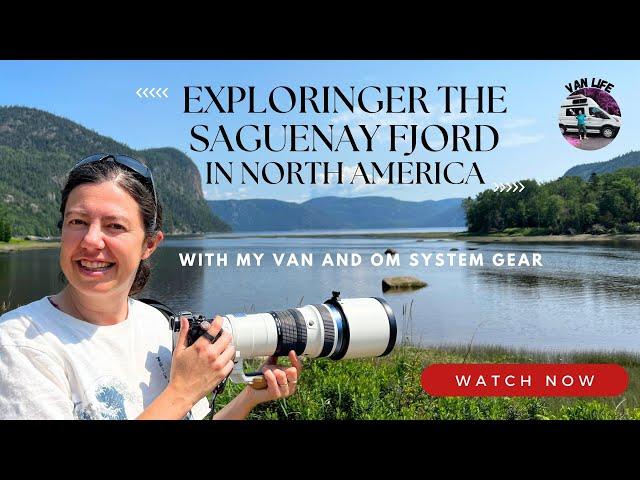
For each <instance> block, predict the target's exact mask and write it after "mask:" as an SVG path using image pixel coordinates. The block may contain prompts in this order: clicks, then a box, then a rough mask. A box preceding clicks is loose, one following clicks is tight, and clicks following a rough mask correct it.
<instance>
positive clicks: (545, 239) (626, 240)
mask: <svg viewBox="0 0 640 480" xmlns="http://www.w3.org/2000/svg"><path fill="white" fill-rule="evenodd" d="M166 238H168V239H175V238H185V237H184V235H167V236H166ZM189 238H203V239H204V238H207V237H205V236H204V235H197V236H194V237H189ZM209 238H231V239H234V238H375V239H402V238H404V239H411V238H412V239H416V240H459V241H465V242H471V243H568V244H590V243H605V244H606V243H608V244H640V234H637V233H636V234H604V235H592V234H589V233H581V234H578V235H528V236H527V235H508V234H504V233H492V234H486V235H480V234H471V235H470V234H468V233H467V232H404V233H403V232H393V233H385V232H379V233H375V232H374V233H312V232H310V233H302V234H294V233H286V232H281V233H273V234H262V235H252V234H251V232H238V235H237V236H233V237H228V236H225V237H215V236H214V237H209ZM59 247H60V242H59V241H40V240H18V241H15V240H12V242H10V243H0V253H13V252H20V251H24V250H42V249H47V248H59Z"/></svg>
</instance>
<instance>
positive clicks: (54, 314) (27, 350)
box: [0, 297, 209, 420]
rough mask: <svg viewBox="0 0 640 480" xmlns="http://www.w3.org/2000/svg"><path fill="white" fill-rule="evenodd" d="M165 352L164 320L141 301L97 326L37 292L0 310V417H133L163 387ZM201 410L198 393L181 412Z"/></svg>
mask: <svg viewBox="0 0 640 480" xmlns="http://www.w3.org/2000/svg"><path fill="white" fill-rule="evenodd" d="M171 351H172V333H171V330H170V328H169V325H168V322H167V319H166V318H165V317H164V316H163V315H162V313H160V312H159V311H158V310H156V309H155V308H153V307H151V306H149V305H147V304H145V303H143V302H140V301H138V300H135V299H132V298H129V313H128V316H127V319H126V320H125V321H123V322H121V323H118V324H116V325H108V326H96V325H93V324H91V323H88V322H85V321H82V320H79V319H77V318H74V317H72V316H70V315H67V314H66V313H64V312H62V311H60V310H58V309H57V308H55V307H54V306H53V305H52V304H51V302H50V301H49V299H48V298H47V297H44V298H42V299H40V300H38V301H35V302H33V303H30V304H29V305H24V306H22V307H20V308H17V309H15V310H12V311H10V312H7V313H5V314H4V315H3V316H2V317H0V418H2V419H74V418H75V419H114V420H115V419H133V418H136V417H137V416H138V415H139V414H140V413H142V411H143V410H144V409H145V408H147V407H148V406H149V405H150V404H151V402H152V401H153V400H154V399H155V398H156V397H157V396H158V395H159V394H160V393H161V392H162V391H163V390H164V389H165V388H166V386H167V384H168V382H169V372H170V368H171V358H172V352H171ZM207 413H209V405H208V401H207V399H206V398H203V399H202V400H200V401H199V402H198V403H197V404H196V405H195V406H194V407H193V408H192V410H191V413H190V414H189V415H187V418H199V419H200V418H203V417H204V416H205V415H206V414H207Z"/></svg>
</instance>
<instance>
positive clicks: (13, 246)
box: [0, 237, 60, 252]
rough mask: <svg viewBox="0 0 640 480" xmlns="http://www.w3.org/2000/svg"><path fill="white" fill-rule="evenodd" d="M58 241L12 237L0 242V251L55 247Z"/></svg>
mask: <svg viewBox="0 0 640 480" xmlns="http://www.w3.org/2000/svg"><path fill="white" fill-rule="evenodd" d="M59 246H60V242H57V241H50V242H45V241H37V240H24V239H22V238H15V237H14V238H12V239H11V240H10V241H9V242H0V252H18V251H22V250H38V249H41V248H57V247H59Z"/></svg>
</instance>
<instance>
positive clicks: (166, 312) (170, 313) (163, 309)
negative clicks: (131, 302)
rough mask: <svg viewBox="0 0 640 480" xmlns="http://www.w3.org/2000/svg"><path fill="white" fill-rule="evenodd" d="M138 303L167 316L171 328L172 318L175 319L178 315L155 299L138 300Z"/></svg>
mask: <svg viewBox="0 0 640 480" xmlns="http://www.w3.org/2000/svg"><path fill="white" fill-rule="evenodd" d="M138 301H140V302H142V303H146V304H147V305H150V306H152V307H154V308H156V309H157V310H160V313H162V314H163V315H164V316H165V318H166V319H167V322H169V326H171V317H175V315H176V314H175V313H174V312H173V310H171V309H170V308H169V307H168V306H166V305H165V304H164V303H162V302H159V301H158V300H154V299H153V298H138Z"/></svg>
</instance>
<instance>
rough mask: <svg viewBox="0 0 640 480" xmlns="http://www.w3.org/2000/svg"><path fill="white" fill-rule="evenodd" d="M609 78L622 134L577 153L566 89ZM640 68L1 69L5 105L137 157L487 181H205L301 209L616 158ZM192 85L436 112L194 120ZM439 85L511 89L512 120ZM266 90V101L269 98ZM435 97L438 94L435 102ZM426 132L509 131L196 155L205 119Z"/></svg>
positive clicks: (43, 64)
mask: <svg viewBox="0 0 640 480" xmlns="http://www.w3.org/2000/svg"><path fill="white" fill-rule="evenodd" d="M581 77H588V78H591V77H595V78H604V79H606V80H608V81H610V82H611V83H613V84H614V85H615V87H614V88H613V89H612V90H611V94H612V95H613V96H614V98H615V99H616V101H617V102H618V104H619V106H620V108H621V111H622V129H621V131H620V134H619V135H618V137H617V138H616V139H615V140H614V141H613V142H612V143H611V144H610V145H608V146H607V147H605V148H603V149H600V150H596V151H583V150H579V149H576V148H574V147H572V146H571V145H569V144H568V143H567V142H565V140H564V139H563V138H562V136H561V135H560V133H559V130H558V126H557V117H558V110H559V106H560V104H561V102H562V100H563V98H564V97H566V95H567V94H568V92H567V90H566V89H565V88H564V85H565V84H566V83H568V82H570V81H572V80H574V79H576V78H581ZM639 79H640V62H638V61H557V60H556V61H0V105H22V106H29V107H35V108H40V109H43V110H46V111H49V112H51V113H54V114H57V115H61V116H64V117H66V118H69V119H70V120H73V121H75V122H77V123H80V124H81V125H84V126H85V127H88V128H90V129H92V130H95V131H97V132H99V133H100V134H103V135H106V136H109V137H112V138H114V139H115V140H117V141H119V142H122V143H126V144H128V145H129V146H131V147H133V148H135V149H143V148H151V147H166V146H170V147H175V148H177V149H179V150H181V151H183V152H185V153H187V154H188V155H189V156H190V157H191V159H192V160H193V161H194V163H195V164H196V165H197V166H198V167H199V168H200V169H201V173H202V174H203V180H204V178H205V176H204V167H205V164H206V162H207V161H220V162H228V161H233V162H234V163H239V162H241V161H247V162H255V161H260V162H262V163H265V162H268V161H280V162H285V161H300V162H304V161H311V160H313V161H329V162H332V163H335V162H338V161H342V162H345V164H346V165H354V164H355V162H358V161H373V160H375V161H377V162H379V163H381V164H384V163H386V162H389V161H429V162H436V161H440V162H443V163H447V162H452V161H460V162H464V163H465V164H469V165H470V164H471V162H473V161H476V162H478V165H479V167H480V169H481V172H482V175H483V177H484V180H485V182H486V184H485V185H484V186H483V185H479V184H478V183H476V182H472V183H470V184H469V185H449V184H442V185H375V186H366V185H362V184H356V185H330V186H315V187H314V186H311V185H282V184H280V185H276V186H274V185H254V184H247V185H240V184H239V182H238V181H234V184H232V185H229V184H221V185H218V186H214V185H206V184H203V190H204V192H205V196H206V197H207V198H209V199H228V198H236V199H241V198H277V199H281V200H289V201H297V202H299V201H303V200H306V199H308V198H310V197H315V196H323V195H344V196H361V195H383V196H393V197H396V198H400V199H403V200H416V201H418V200H426V199H441V198H448V197H466V196H470V195H471V196H473V195H475V194H476V193H478V192H479V191H481V190H484V189H486V188H491V187H492V186H493V182H510V181H515V180H518V179H524V178H535V179H537V180H539V181H545V180H551V179H554V178H557V177H559V176H561V175H562V174H563V173H564V172H565V171H566V170H567V169H568V168H570V167H571V166H573V165H577V164H581V163H589V162H598V161H605V160H609V159H611V158H613V157H615V156H617V155H620V154H623V153H626V152H628V151H630V150H637V149H638V148H640V146H639V144H640V140H639V138H640V137H639V135H638V133H640V128H639V127H640V121H639V120H638V115H639V114H640V96H639V95H638V94H637V87H638V82H639V81H640V80H639ZM184 85H211V86H212V87H214V90H215V88H216V87H219V86H222V85H238V86H245V87H246V86H249V85H254V86H255V87H256V91H257V92H258V94H259V95H258V97H259V98H260V100H261V99H262V98H263V97H264V95H265V94H266V93H268V92H269V90H270V89H272V88H273V87H275V86H277V85H288V86H290V87H294V88H295V87H296V86H300V85H312V86H316V87H319V86H322V85H330V86H332V85H335V86H339V87H342V88H345V89H346V88H347V87H348V86H350V85H355V86H356V87H363V86H366V85H378V86H386V85H404V86H409V85H419V86H424V87H425V88H426V89H427V90H428V92H429V93H428V95H429V96H428V97H427V98H428V102H429V103H428V104H429V106H430V108H431V114H430V115H422V116H413V117H412V116H411V115H397V116H396V115H389V114H386V115H366V114H362V113H360V114H358V113H356V114H349V113H341V114H324V115H303V116H301V115H293V114H291V115H277V114H266V115H256V114H254V115H251V114H248V113H245V111H242V110H241V111H240V112H238V113H236V114H234V115H220V114H209V115H185V114H184V113H182V110H183V104H184V98H183V86H184ZM439 85H467V86H468V87H475V86H476V85H504V86H506V87H507V92H506V94H505V97H506V98H505V105H506V107H507V109H508V113H506V114H501V115H486V114H485V115H482V114H481V115H477V114H476V115H468V116H462V117H459V116H458V117H456V116H443V115H442V113H441V112H440V111H439V110H440V109H441V107H442V101H441V100H442V97H441V95H440V94H437V92H436V88H437V87H438V86H439ZM140 87H163V88H164V87H167V88H168V89H169V90H168V94H169V98H168V99H164V100H157V99H140V98H138V97H137V96H136V90H137V89H138V88H140ZM260 93H261V94H262V96H260ZM432 95H433V96H432ZM407 122H409V123H412V122H413V123H419V124H423V125H428V124H440V125H443V126H446V125H449V124H451V123H464V124H467V125H473V124H476V123H481V124H490V125H493V126H494V127H495V128H496V129H498V131H499V132H500V143H499V145H498V147H497V148H496V149H495V150H493V151H491V152H486V153H479V152H476V153H474V152H451V151H450V150H448V149H445V150H444V151H443V152H440V153H431V152H424V151H422V152H420V153H416V154H414V155H412V156H410V157H405V156H403V155H402V154H400V153H389V152H387V151H386V145H385V143H377V144H375V145H376V151H375V152H373V153H352V152H348V151H344V152H343V151H341V152H318V153H312V154H309V153H305V154H300V153H279V154H270V153H269V152H266V151H264V150H262V151H259V152H256V153H252V154H247V153H228V152H226V151H224V150H223V149H217V150H216V151H214V152H207V153H197V152H192V151H190V150H189V144H190V143H191V141H192V139H191V136H190V133H189V132H190V128H191V127H192V126H193V125H194V124H197V123H204V124H208V125H210V128H212V129H215V126H216V125H218V124H220V123H223V124H224V125H225V127H227V129H228V130H229V131H233V129H234V127H236V128H237V127H238V126H240V125H243V124H250V123H258V124H263V123H271V124H274V125H281V124H283V123H286V124H290V123H305V124H311V123H316V124H318V125H322V126H327V125H329V124H335V125H344V124H349V125H350V126H352V127H354V128H355V125H357V124H358V123H366V124H376V123H381V124H383V125H386V124H390V123H407Z"/></svg>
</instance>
